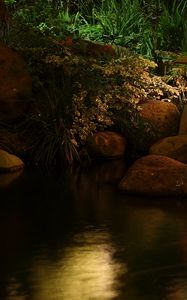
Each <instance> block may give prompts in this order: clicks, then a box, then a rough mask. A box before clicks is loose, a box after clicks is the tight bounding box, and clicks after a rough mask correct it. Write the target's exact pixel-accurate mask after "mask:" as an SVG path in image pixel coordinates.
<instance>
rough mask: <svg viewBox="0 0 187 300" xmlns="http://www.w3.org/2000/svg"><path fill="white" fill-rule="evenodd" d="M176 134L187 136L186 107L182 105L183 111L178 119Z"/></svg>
mask: <svg viewBox="0 0 187 300" xmlns="http://www.w3.org/2000/svg"><path fill="white" fill-rule="evenodd" d="M178 134H187V105H184V109H183V112H182V115H181V119H180V125H179V133H178Z"/></svg>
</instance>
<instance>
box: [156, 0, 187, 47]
mask: <svg viewBox="0 0 187 300" xmlns="http://www.w3.org/2000/svg"><path fill="white" fill-rule="evenodd" d="M162 7H163V8H162V14H161V16H160V19H159V23H158V27H157V33H156V34H157V48H158V49H162V50H166V51H173V52H175V51H176V52H177V51H181V50H182V49H183V48H184V45H185V42H186V40H185V39H186V36H185V35H186V32H187V18H186V16H187V3H186V0H180V1H177V0H174V1H173V4H172V7H171V8H170V9H168V7H167V6H166V5H164V4H163V5H162Z"/></svg>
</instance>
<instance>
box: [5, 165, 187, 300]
mask: <svg viewBox="0 0 187 300" xmlns="http://www.w3.org/2000/svg"><path fill="white" fill-rule="evenodd" d="M124 171H125V166H124V165H123V163H122V162H118V163H117V162H112V163H111V164H110V166H109V164H103V165H101V164H100V165H98V166H93V167H89V168H85V169H84V170H80V169H75V170H68V171H61V172H60V174H57V173H53V172H46V171H42V170H30V169H28V170H25V171H24V173H23V174H21V175H20V176H19V177H18V178H17V180H15V178H13V179H14V181H13V180H12V178H10V179H7V177H6V178H5V179H3V177H2V175H1V176H0V182H2V183H4V182H5V183H6V184H4V186H6V187H4V186H3V185H0V199H1V200H0V201H1V210H0V299H2V300H111V299H115V300H126V299H127V300H186V299H187V204H186V201H187V199H186V201H185V199H180V198H178V199H176V198H175V199H174V198H163V199H161V198H152V199H151V198H147V199H144V198H140V197H128V196H126V195H122V194H120V193H119V192H118V191H117V188H116V186H117V185H116V182H117V181H118V180H119V178H120V177H121V176H122V175H123V173H124ZM11 181H12V183H11V184H10V182H11Z"/></svg>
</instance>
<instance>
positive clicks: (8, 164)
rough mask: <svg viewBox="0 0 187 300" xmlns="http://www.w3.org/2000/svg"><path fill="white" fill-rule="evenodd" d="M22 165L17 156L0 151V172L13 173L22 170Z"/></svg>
mask: <svg viewBox="0 0 187 300" xmlns="http://www.w3.org/2000/svg"><path fill="white" fill-rule="evenodd" d="M23 167H24V163H23V162H22V160H21V159H19V158H18V157H17V156H15V155H12V154H10V153H8V152H6V151H4V150H2V149H0V171H1V172H14V171H17V170H20V169H23Z"/></svg>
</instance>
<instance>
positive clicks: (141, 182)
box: [119, 155, 187, 196]
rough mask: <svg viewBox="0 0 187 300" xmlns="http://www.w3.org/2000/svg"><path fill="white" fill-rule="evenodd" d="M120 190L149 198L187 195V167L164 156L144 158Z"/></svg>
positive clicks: (128, 175) (138, 161)
mask: <svg viewBox="0 0 187 300" xmlns="http://www.w3.org/2000/svg"><path fill="white" fill-rule="evenodd" d="M119 188H120V189H121V190H122V191H123V192H125V193H130V194H139V195H141V194H142V195H147V196H168V195H171V196H177V195H181V196H184V195H187V165H186V164H183V163H181V162H178V161H176V160H174V159H172V158H168V157H165V156H162V155H147V156H144V157H142V158H140V159H138V160H137V161H135V163H134V164H133V165H132V166H131V167H130V169H129V170H128V171H127V173H126V175H125V177H124V178H123V179H122V180H121V182H120V184H119Z"/></svg>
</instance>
